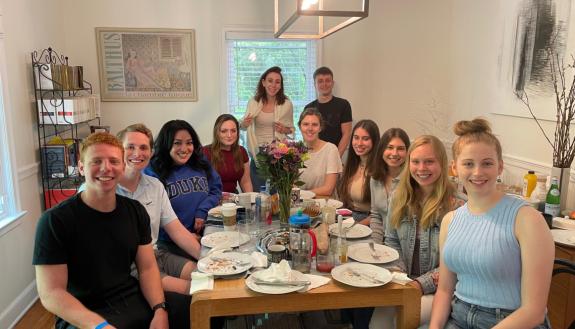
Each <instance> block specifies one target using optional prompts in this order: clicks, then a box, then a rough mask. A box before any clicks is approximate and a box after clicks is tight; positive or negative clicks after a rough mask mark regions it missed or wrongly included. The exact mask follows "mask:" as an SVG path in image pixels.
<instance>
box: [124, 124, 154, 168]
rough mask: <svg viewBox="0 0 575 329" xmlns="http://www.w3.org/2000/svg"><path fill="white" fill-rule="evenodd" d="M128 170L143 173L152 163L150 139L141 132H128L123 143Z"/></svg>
mask: <svg viewBox="0 0 575 329" xmlns="http://www.w3.org/2000/svg"><path fill="white" fill-rule="evenodd" d="M122 145H123V146H124V162H126V169H130V170H137V171H142V170H144V169H145V168H146V167H147V166H148V163H149V162H150V157H151V156H152V149H151V148H150V139H149V138H148V136H146V135H145V134H143V133H140V132H127V133H126V135H125V136H124V140H123V141H122Z"/></svg>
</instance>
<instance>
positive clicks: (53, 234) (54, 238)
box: [32, 211, 69, 265]
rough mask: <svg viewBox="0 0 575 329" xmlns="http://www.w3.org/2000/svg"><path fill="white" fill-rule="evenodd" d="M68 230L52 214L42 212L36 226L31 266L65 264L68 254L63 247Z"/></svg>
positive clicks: (59, 219)
mask: <svg viewBox="0 0 575 329" xmlns="http://www.w3.org/2000/svg"><path fill="white" fill-rule="evenodd" d="M68 229H69V227H67V225H64V223H62V221H61V218H59V217H58V216H56V215H55V214H54V213H53V212H51V211H46V212H44V214H42V216H41V217H40V220H38V224H37V226H36V237H35V241H34V255H33V258H32V264H33V265H55V264H67V263H68V253H67V251H66V248H65V245H66V239H67V230H68Z"/></svg>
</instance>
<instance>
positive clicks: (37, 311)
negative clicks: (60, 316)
mask: <svg viewBox="0 0 575 329" xmlns="http://www.w3.org/2000/svg"><path fill="white" fill-rule="evenodd" d="M53 328H54V315H53V314H52V313H49V312H48V311H46V309H45V308H44V306H42V303H40V300H39V299H38V300H37V301H36V303H34V305H33V306H32V307H31V308H30V309H29V310H28V312H26V314H25V315H24V317H22V319H20V321H18V323H17V324H16V326H15V327H14V329H53Z"/></svg>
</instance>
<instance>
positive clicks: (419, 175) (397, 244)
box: [372, 135, 457, 328]
mask: <svg viewBox="0 0 575 329" xmlns="http://www.w3.org/2000/svg"><path fill="white" fill-rule="evenodd" d="M406 163H407V168H406V170H403V171H402V172H401V174H400V176H399V183H398V185H397V188H396V189H395V192H394V193H393V196H392V201H391V207H390V209H389V213H388V217H387V220H386V225H385V245H387V246H389V247H391V248H393V249H395V250H397V251H398V252H399V260H398V261H397V263H396V264H395V265H397V266H398V267H399V268H400V269H401V270H402V271H403V272H405V273H407V275H408V276H409V277H410V278H411V279H413V281H411V282H410V283H409V284H410V285H412V286H414V287H416V288H418V289H419V290H420V291H421V294H422V295H423V296H422V298H421V318H420V322H421V324H426V323H428V322H429V318H430V316H431V304H432V302H433V294H434V293H435V291H436V289H437V282H438V275H439V274H438V273H439V272H438V270H439V269H438V268H439V227H440V225H441V219H442V218H443V216H444V215H445V214H446V213H448V212H449V211H451V210H453V209H454V208H455V207H456V204H457V202H456V200H455V191H454V188H453V186H452V185H451V183H450V181H449V178H448V174H447V171H448V167H449V164H448V162H447V153H446V151H445V147H444V146H443V143H442V142H441V141H440V140H439V139H438V138H437V137H435V136H430V135H423V136H420V137H418V138H417V139H415V141H414V142H413V143H412V144H411V145H410V146H409V149H408V151H407V160H406ZM378 311H379V310H378ZM378 313H379V312H377V311H376V315H374V319H373V320H374V321H382V322H384V323H385V324H384V325H383V326H382V327H383V328H388V327H391V325H393V322H390V321H393V316H390V315H389V309H386V310H381V313H382V314H383V313H387V316H380V314H378ZM373 324H374V323H373V322H372V325H373Z"/></svg>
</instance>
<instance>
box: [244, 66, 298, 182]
mask: <svg viewBox="0 0 575 329" xmlns="http://www.w3.org/2000/svg"><path fill="white" fill-rule="evenodd" d="M281 71H282V70H281V68H279V67H277V66H274V67H270V68H269V69H267V70H266V71H265V72H264V73H263V74H262V76H261V78H260V80H259V82H258V86H257V88H256V94H255V96H254V97H253V98H252V99H250V101H249V102H248V108H247V110H246V115H245V116H244V117H243V119H242V120H241V122H240V129H242V130H246V137H247V142H248V151H249V153H250V157H251V158H252V161H251V164H250V176H251V179H252V186H253V188H254V189H257V188H259V187H260V186H262V185H265V180H264V179H263V178H262V177H260V176H259V175H258V174H257V171H256V163H255V159H256V155H257V154H258V152H259V150H258V147H259V146H260V145H262V144H265V143H269V142H271V141H272V140H274V139H284V138H286V135H288V134H291V133H293V132H294V130H295V129H294V126H293V105H292V103H291V102H290V100H289V99H288V98H287V96H286V95H285V94H284V83H283V76H282V74H281Z"/></svg>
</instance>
